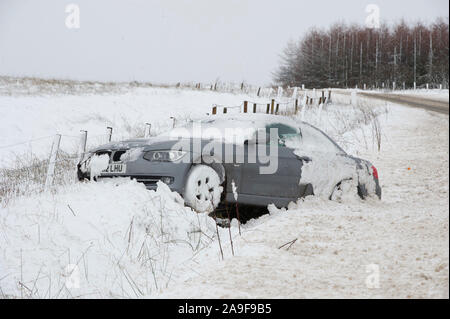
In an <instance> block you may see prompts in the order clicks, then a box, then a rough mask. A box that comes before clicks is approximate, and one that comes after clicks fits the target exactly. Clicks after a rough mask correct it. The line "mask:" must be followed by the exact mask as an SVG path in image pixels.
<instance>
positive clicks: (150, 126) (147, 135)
mask: <svg viewBox="0 0 450 319" xmlns="http://www.w3.org/2000/svg"><path fill="white" fill-rule="evenodd" d="M151 128H152V125H151V124H150V123H145V133H144V137H145V138H149V137H150V129H151Z"/></svg>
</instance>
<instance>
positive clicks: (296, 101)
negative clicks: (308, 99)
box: [295, 99, 298, 114]
mask: <svg viewBox="0 0 450 319" xmlns="http://www.w3.org/2000/svg"><path fill="white" fill-rule="evenodd" d="M297 112H298V99H295V114H297Z"/></svg>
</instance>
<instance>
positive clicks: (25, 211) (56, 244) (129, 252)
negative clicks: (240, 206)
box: [0, 179, 215, 298]
mask: <svg viewBox="0 0 450 319" xmlns="http://www.w3.org/2000/svg"><path fill="white" fill-rule="evenodd" d="M214 237H215V223H214V221H213V219H211V218H210V217H208V216H207V215H205V214H197V213H195V212H193V211H192V210H191V209H190V208H187V207H184V205H183V199H182V198H181V197H180V195H178V194H177V193H173V192H171V191H170V190H169V188H168V187H167V186H166V185H165V184H163V183H159V184H158V189H157V190H156V191H148V190H146V189H145V186H144V185H143V184H139V183H137V182H136V181H130V180H127V179H114V180H111V181H104V182H98V183H84V184H81V183H80V184H75V185H70V186H69V187H67V188H65V189H62V190H60V192H59V193H57V194H49V193H43V194H41V195H39V196H35V197H32V198H28V199H24V200H23V201H21V202H18V203H17V204H15V205H11V206H9V207H6V208H2V209H0V288H1V289H0V296H24V297H40V298H65V297H89V298H90V297H140V296H143V295H152V294H154V293H155V292H156V291H158V290H159V289H161V288H165V287H167V285H169V283H170V282H171V280H173V278H174V277H176V269H177V267H178V266H179V265H180V264H182V263H183V262H185V261H186V260H188V259H190V258H191V257H192V256H193V255H194V254H196V253H197V252H198V251H199V250H201V249H203V248H204V247H206V246H208V245H209V244H210V243H211V242H212V241H213V239H214Z"/></svg>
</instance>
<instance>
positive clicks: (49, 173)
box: [44, 134, 61, 190]
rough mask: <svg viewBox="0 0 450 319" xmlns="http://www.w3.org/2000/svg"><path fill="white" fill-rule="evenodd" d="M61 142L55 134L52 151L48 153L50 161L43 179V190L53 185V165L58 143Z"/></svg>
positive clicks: (59, 136)
mask: <svg viewBox="0 0 450 319" xmlns="http://www.w3.org/2000/svg"><path fill="white" fill-rule="evenodd" d="M60 142H61V135H60V134H56V135H55V138H54V139H53V144H52V150H51V152H50V160H49V161H48V169H47V177H46V178H45V186H44V189H45V190H47V189H49V187H50V186H52V185H53V178H54V176H55V164H56V158H57V156H58V150H59V143H60Z"/></svg>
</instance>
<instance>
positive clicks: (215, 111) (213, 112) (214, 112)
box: [212, 106, 217, 115]
mask: <svg viewBox="0 0 450 319" xmlns="http://www.w3.org/2000/svg"><path fill="white" fill-rule="evenodd" d="M212 114H213V115H216V114H217V106H213V108H212Z"/></svg>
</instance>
